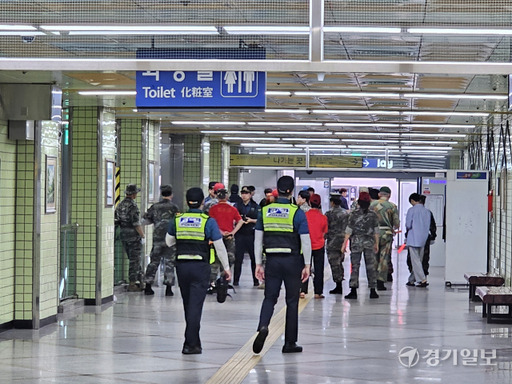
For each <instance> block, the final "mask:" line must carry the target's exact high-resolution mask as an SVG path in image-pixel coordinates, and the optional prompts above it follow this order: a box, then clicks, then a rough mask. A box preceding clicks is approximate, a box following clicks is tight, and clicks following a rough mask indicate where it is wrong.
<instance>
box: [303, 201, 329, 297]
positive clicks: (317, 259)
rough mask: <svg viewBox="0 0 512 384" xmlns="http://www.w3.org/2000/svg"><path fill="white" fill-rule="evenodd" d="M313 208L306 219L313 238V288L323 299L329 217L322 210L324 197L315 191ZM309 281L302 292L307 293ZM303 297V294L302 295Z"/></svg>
mask: <svg viewBox="0 0 512 384" xmlns="http://www.w3.org/2000/svg"><path fill="white" fill-rule="evenodd" d="M309 204H310V205H311V209H310V210H309V211H307V212H306V219H307V221H308V227H309V237H310V238H311V255H312V260H313V270H314V272H313V288H314V290H315V299H323V298H324V297H325V296H324V266H325V235H326V234H327V217H325V215H324V214H322V211H321V210H320V207H321V204H322V199H321V197H320V195H317V194H316V193H313V194H312V195H311V196H310V198H309ZM307 284H308V281H306V282H305V283H303V284H302V292H303V293H305V294H307V291H308V287H307ZM301 297H302V295H301Z"/></svg>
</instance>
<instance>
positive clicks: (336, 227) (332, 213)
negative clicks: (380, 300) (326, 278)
mask: <svg viewBox="0 0 512 384" xmlns="http://www.w3.org/2000/svg"><path fill="white" fill-rule="evenodd" d="M329 204H330V208H331V209H330V210H329V211H327V212H325V216H326V217H327V234H326V240H327V245H326V250H327V260H328V261H329V264H330V266H331V273H332V279H333V280H334V282H335V283H336V287H335V288H334V289H332V290H330V291H329V293H330V294H339V295H341V294H342V293H343V287H342V281H343V277H344V276H345V269H344V268H343V261H344V260H345V255H344V254H343V253H342V252H341V246H342V245H343V240H344V239H345V230H346V228H347V224H348V211H347V210H346V209H343V208H341V199H340V196H339V195H332V196H331V198H330V203H329Z"/></svg>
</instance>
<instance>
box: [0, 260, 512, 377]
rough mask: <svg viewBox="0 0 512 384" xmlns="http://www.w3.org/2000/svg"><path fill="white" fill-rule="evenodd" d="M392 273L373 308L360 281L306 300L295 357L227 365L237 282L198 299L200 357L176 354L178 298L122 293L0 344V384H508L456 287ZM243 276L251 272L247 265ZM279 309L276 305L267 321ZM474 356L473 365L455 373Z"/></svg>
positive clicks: (252, 301) (505, 333)
mask: <svg viewBox="0 0 512 384" xmlns="http://www.w3.org/2000/svg"><path fill="white" fill-rule="evenodd" d="M400 257H401V258H402V257H403V254H402V256H400ZM395 265H397V268H396V271H395V282H394V283H392V288H391V289H389V290H388V291H385V292H380V294H381V297H380V298H379V299H376V300H370V299H369V298H368V292H367V289H366V282H365V281H364V280H363V279H362V280H361V288H360V289H359V296H360V297H359V299H358V300H357V301H348V300H345V299H343V298H342V296H340V295H335V296H334V295H329V294H328V290H329V289H332V288H333V286H334V285H333V282H332V280H329V281H327V283H326V287H325V293H326V298H325V299H323V300H314V299H311V300H310V301H309V302H308V303H307V305H306V306H305V309H304V310H303V312H302V313H301V315H300V333H299V344H301V345H302V346H303V347H304V352H303V353H301V354H291V355H283V354H282V353H281V346H282V338H280V339H278V340H277V342H276V343H275V344H274V345H272V346H270V349H269V350H268V352H267V353H266V354H264V355H263V356H261V357H255V356H253V355H252V353H250V352H247V356H246V357H247V359H248V361H251V362H253V363H255V367H254V368H252V369H251V368H250V367H249V368H244V366H241V365H240V364H238V365H237V364H233V359H231V357H232V356H233V355H234V354H235V353H237V351H239V350H240V349H241V348H242V351H243V350H244V349H243V347H244V345H245V346H246V350H248V351H249V350H250V348H249V349H247V345H248V344H250V342H251V338H252V337H253V336H254V334H255V328H256V326H257V322H258V314H259V309H260V304H261V300H262V297H263V291H262V290H259V289H255V288H253V287H252V283H251V279H250V277H249V276H248V275H245V276H244V277H243V278H242V282H241V287H239V289H237V293H236V294H233V299H232V300H231V299H229V298H228V300H227V301H226V303H224V304H219V303H217V302H216V300H215V297H214V296H208V297H207V301H206V303H205V310H204V314H203V321H202V330H201V338H202V343H203V354H202V355H189V356H184V355H182V354H181V347H182V342H183V339H182V335H183V330H184V321H183V312H182V305H181V299H180V297H179V294H178V295H176V296H174V297H164V296H163V293H164V292H163V288H157V290H156V292H157V294H156V295H155V296H152V297H151V296H144V295H143V294H137V293H130V294H128V293H126V294H121V295H119V296H118V297H117V300H116V301H115V303H112V304H110V305H107V306H104V307H103V308H90V307H88V308H83V309H79V310H77V312H78V313H76V314H74V315H73V316H70V315H66V318H65V319H61V320H60V321H59V322H58V323H57V324H54V325H49V326H47V327H44V328H43V329H41V330H39V331H21V330H15V331H7V332H3V333H0V361H1V364H0V383H24V384H29V383H63V384H64V383H65V384H70V383H71V384H80V383H105V384H106V383H141V384H142V383H166V384H176V383H187V384H194V383H205V382H207V381H208V380H209V379H210V378H211V377H212V376H213V375H214V374H215V373H216V372H217V371H218V370H219V369H220V368H221V367H223V366H224V365H225V364H226V363H228V366H225V367H223V369H227V370H230V369H236V370H237V373H238V377H240V375H241V377H243V379H241V380H237V381H227V380H219V381H217V382H219V383H222V384H225V383H227V382H240V381H241V382H243V383H308V384H312V383H372V382H375V383H486V384H488V383H510V382H511V381H512V374H511V370H512V363H510V361H512V326H510V325H493V324H487V323H486V322H485V321H484V320H482V318H481V308H480V305H479V304H473V303H470V302H468V290H467V288H450V289H448V288H445V286H444V281H443V269H442V268H432V270H431V276H430V286H429V287H428V288H427V289H421V288H409V287H406V286H405V282H406V281H407V271H406V267H405V262H404V260H402V259H401V260H400V261H399V263H396V261H395ZM244 267H245V271H246V272H247V271H248V270H249V269H250V268H249V265H248V263H247V262H246V264H244ZM347 267H348V264H347ZM347 269H348V268H347ZM390 285H391V283H388V286H390ZM344 289H345V290H346V291H348V283H347V281H345V282H344ZM178 291H179V290H178ZM311 291H312V290H311ZM281 299H282V298H281ZM282 306H283V303H282V301H281V300H280V302H279V304H278V307H277V308H276V313H277V312H278V311H279V310H280V309H281V308H282ZM407 347H410V348H407ZM403 348H406V349H403ZM411 348H416V349H417V350H418V352H419V358H418V356H417V355H414V351H413V354H412V355H411V356H412V357H413V360H412V363H413V364H414V363H416V364H415V365H414V366H412V367H406V366H404V365H406V364H408V363H409V359H408V357H407V356H408V355H406V354H404V355H403V356H402V358H401V359H399V352H400V351H402V352H406V351H409V350H410V349H411ZM475 349H476V352H477V358H476V359H475V361H474V364H475V365H474V366H468V365H465V364H467V363H468V362H469V363H472V361H471V359H470V357H472V356H473V353H474V350H475ZM428 350H430V351H431V355H429V356H428V357H425V355H426V354H427V353H428V352H427V351H428ZM482 351H483V352H484V353H485V354H487V356H492V353H493V351H496V358H491V359H490V360H489V361H486V360H485V359H484V358H482V356H481V353H482ZM436 352H439V356H440V358H439V360H437V359H436V358H435V353H436ZM448 353H450V355H449V356H448ZM466 354H467V355H466ZM415 356H416V358H414V357H415ZM454 356H455V357H456V359H457V360H456V361H455V360H454ZM468 356H469V357H468ZM230 359H231V360H230ZM443 359H444V360H443ZM235 360H236V359H235ZM488 363H491V364H496V365H489V364H488ZM244 369H247V372H244V371H243V370H244Z"/></svg>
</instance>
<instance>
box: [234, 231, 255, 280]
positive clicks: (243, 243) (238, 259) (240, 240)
mask: <svg viewBox="0 0 512 384" xmlns="http://www.w3.org/2000/svg"><path fill="white" fill-rule="evenodd" d="M245 252H247V253H248V254H249V257H250V258H251V270H252V280H253V283H254V284H255V285H256V284H258V283H259V281H258V279H257V278H256V277H255V276H254V272H255V271H256V260H255V259H254V233H252V234H250V235H243V234H238V233H237V234H236V235H235V270H234V272H233V273H234V276H233V283H235V284H238V282H239V281H240V276H241V275H242V264H243V262H244V255H245Z"/></svg>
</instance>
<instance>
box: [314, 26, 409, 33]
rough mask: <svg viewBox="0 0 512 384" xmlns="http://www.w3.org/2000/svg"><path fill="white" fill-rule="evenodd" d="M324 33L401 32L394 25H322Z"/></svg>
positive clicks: (400, 29)
mask: <svg viewBox="0 0 512 384" xmlns="http://www.w3.org/2000/svg"><path fill="white" fill-rule="evenodd" d="M323 30H324V32H325V33H401V32H402V28H395V27H339V26H324V28H323Z"/></svg>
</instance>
